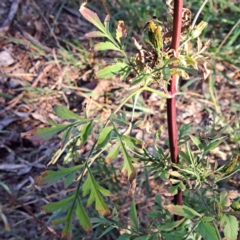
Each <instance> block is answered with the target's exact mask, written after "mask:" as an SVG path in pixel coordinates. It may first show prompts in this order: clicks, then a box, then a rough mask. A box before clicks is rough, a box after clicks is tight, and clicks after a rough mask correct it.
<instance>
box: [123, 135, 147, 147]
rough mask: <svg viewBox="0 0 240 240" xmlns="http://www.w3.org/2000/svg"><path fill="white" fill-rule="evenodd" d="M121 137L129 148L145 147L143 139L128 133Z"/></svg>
mask: <svg viewBox="0 0 240 240" xmlns="http://www.w3.org/2000/svg"><path fill="white" fill-rule="evenodd" d="M121 138H122V140H123V141H124V142H125V143H126V146H128V147H129V148H142V147H143V141H141V140H139V139H137V138H134V137H130V136H127V135H122V136H121Z"/></svg>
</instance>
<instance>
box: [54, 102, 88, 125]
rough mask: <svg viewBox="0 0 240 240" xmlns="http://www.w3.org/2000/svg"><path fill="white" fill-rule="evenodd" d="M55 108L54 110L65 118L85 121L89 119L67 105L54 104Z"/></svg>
mask: <svg viewBox="0 0 240 240" xmlns="http://www.w3.org/2000/svg"><path fill="white" fill-rule="evenodd" d="M53 109H54V112H55V113H56V114H57V115H58V116H59V117H60V118H62V119H64V120H71V119H74V120H78V121H84V122H86V121H87V120H86V119H84V118H81V117H79V116H78V115H77V114H76V113H74V112H72V111H70V110H69V109H68V108H67V107H63V106H54V108H53Z"/></svg>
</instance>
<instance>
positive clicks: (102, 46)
mask: <svg viewBox="0 0 240 240" xmlns="http://www.w3.org/2000/svg"><path fill="white" fill-rule="evenodd" d="M94 50H96V51H105V50H115V51H120V52H121V49H120V48H118V47H117V46H116V45H114V44H113V43H111V42H100V43H97V44H96V45H95V46H94Z"/></svg>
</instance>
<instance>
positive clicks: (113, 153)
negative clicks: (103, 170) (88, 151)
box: [106, 143, 120, 163]
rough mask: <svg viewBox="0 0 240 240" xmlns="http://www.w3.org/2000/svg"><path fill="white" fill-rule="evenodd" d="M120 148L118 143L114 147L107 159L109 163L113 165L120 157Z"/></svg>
mask: <svg viewBox="0 0 240 240" xmlns="http://www.w3.org/2000/svg"><path fill="white" fill-rule="evenodd" d="M119 148H120V143H116V145H115V146H114V147H113V149H112V150H111V151H109V153H108V155H107V157H106V162H107V163H111V162H112V161H114V160H115V159H116V158H117V157H118V154H119Z"/></svg>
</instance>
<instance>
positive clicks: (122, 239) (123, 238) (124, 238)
mask: <svg viewBox="0 0 240 240" xmlns="http://www.w3.org/2000/svg"><path fill="white" fill-rule="evenodd" d="M131 236H132V235H131V234H129V233H123V234H122V235H121V236H120V237H119V238H118V239H117V240H129V239H130V238H131Z"/></svg>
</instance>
